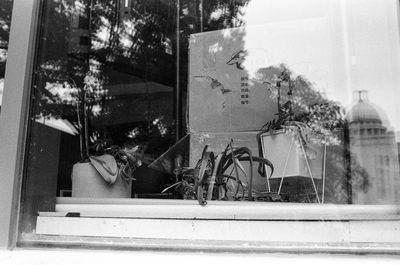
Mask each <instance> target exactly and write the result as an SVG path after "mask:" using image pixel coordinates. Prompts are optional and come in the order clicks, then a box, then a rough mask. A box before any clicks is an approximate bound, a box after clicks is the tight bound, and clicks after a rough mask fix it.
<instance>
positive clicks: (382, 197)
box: [346, 90, 400, 204]
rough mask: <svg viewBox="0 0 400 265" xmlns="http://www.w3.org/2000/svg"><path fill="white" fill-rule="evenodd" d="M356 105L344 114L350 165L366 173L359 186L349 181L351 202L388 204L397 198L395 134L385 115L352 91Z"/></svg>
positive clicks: (362, 92) (362, 94)
mask: <svg viewBox="0 0 400 265" xmlns="http://www.w3.org/2000/svg"><path fill="white" fill-rule="evenodd" d="M355 98H356V104H355V105H354V106H353V107H352V108H351V109H350V111H349V113H348V114H347V115H346V120H347V121H348V124H349V141H350V143H349V146H350V154H351V158H350V159H351V160H352V161H351V162H352V163H351V164H352V165H354V164H357V165H358V166H360V167H361V168H363V169H364V170H365V171H366V173H367V175H368V176H367V181H365V182H364V183H363V184H362V185H359V184H360V183H357V184H356V181H355V180H354V179H352V181H351V184H352V191H351V194H352V203H354V204H387V203H395V202H396V201H397V200H398V198H399V188H400V186H399V177H400V175H399V173H400V171H399V157H398V149H397V144H396V138H395V134H394V131H393V129H392V128H390V124H389V120H388V119H387V117H386V115H385V113H384V112H383V111H382V110H381V109H380V108H379V107H378V106H375V105H374V104H372V103H371V102H370V101H369V100H368V94H367V91H365V90H360V91H356V92H355Z"/></svg>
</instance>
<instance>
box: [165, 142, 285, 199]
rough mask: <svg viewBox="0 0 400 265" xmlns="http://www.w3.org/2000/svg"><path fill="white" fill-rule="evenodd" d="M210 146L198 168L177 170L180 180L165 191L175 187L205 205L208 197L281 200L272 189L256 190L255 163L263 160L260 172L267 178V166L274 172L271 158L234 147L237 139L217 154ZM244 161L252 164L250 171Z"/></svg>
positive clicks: (204, 152) (247, 149) (243, 148)
mask: <svg viewBox="0 0 400 265" xmlns="http://www.w3.org/2000/svg"><path fill="white" fill-rule="evenodd" d="M207 148H208V146H205V147H204V149H203V152H202V156H201V159H200V160H199V161H198V163H197V165H196V166H195V168H179V169H177V171H176V172H177V175H178V176H180V177H179V180H178V182H177V183H175V184H173V185H172V186H170V187H168V188H166V189H165V190H164V191H163V192H166V191H167V190H170V189H172V188H175V190H176V191H178V192H179V193H180V194H181V195H182V197H183V198H184V199H197V200H198V201H199V204H200V205H202V206H204V205H206V204H207V200H245V199H247V200H249V201H252V200H254V199H257V200H268V201H274V200H281V198H278V197H277V196H275V195H271V194H269V193H268V192H264V193H263V192H257V191H255V190H254V189H253V183H252V181H253V163H259V164H260V167H259V173H260V175H261V176H263V177H267V168H269V171H270V173H269V175H272V173H273V171H274V167H273V165H272V163H271V162H270V161H269V160H267V159H264V158H261V157H256V156H253V155H252V153H251V151H250V149H249V148H247V147H240V148H237V147H234V146H233V141H231V143H230V144H229V145H228V146H227V148H226V149H225V151H224V152H222V153H220V154H218V155H217V156H215V154H214V153H213V152H208V151H207ZM244 163H248V170H247V171H246V170H245V168H244V166H243V164H244Z"/></svg>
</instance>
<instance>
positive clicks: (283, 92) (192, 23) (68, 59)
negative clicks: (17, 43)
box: [24, 0, 400, 215]
mask: <svg viewBox="0 0 400 265" xmlns="http://www.w3.org/2000/svg"><path fill="white" fill-rule="evenodd" d="M397 9H398V6H397V1H394V0H386V1H380V2H379V4H376V1H373V0H368V1H365V2H364V3H363V5H362V6H360V5H359V3H358V2H357V1H355V0H354V1H339V0H338V1H334V0H332V1H319V0H309V1H299V0H283V1H272V0H271V1H264V0H252V1H245V0H242V1H227V0H219V1H189V0H187V1H179V5H178V2H177V1H172V0H170V1H164V0H163V1H157V0H153V1H130V0H128V1H100V0H92V1H72V0H71V1H62V2H60V1H45V2H44V13H43V18H42V21H41V24H40V25H41V31H40V32H41V33H40V36H39V37H40V38H39V39H40V41H39V49H38V51H37V52H38V59H37V62H36V66H35V76H34V77H35V78H34V80H35V83H34V87H33V88H34V90H33V97H32V110H31V126H30V136H29V154H28V155H29V156H28V161H27V169H26V174H25V175H26V176H25V189H24V190H25V193H26V194H25V195H24V200H25V201H26V204H25V209H24V211H25V212H26V214H27V215H32V213H34V212H35V211H37V210H38V209H39V210H42V211H43V210H52V208H54V199H55V197H56V196H71V194H70V193H71V189H72V196H74V180H73V181H72V183H71V176H72V178H73V179H75V177H76V175H75V174H76V172H75V171H74V170H75V166H74V165H77V164H79V165H81V164H83V163H89V161H90V163H91V164H92V165H93V167H92V168H91V169H90V170H89V171H91V172H96V170H97V171H98V173H100V175H101V176H100V178H101V177H102V178H103V179H104V180H106V181H107V182H110V183H114V180H113V179H114V177H115V176H117V174H119V171H121V168H122V169H123V170H127V171H125V172H128V173H127V175H128V179H129V178H134V179H135V180H133V181H132V182H129V183H131V184H129V185H131V186H130V189H125V192H127V193H125V195H124V196H125V197H129V198H130V197H153V198H170V199H172V198H175V199H181V198H195V197H196V196H193V194H195V193H196V188H198V186H199V185H200V184H199V183H197V182H196V181H195V180H194V179H195V178H193V174H198V173H196V172H197V171H196V168H195V167H196V164H197V165H198V163H197V162H198V160H199V158H200V157H201V154H202V150H203V148H204V147H205V145H208V147H209V150H210V151H213V152H214V153H215V156H217V155H218V154H219V153H221V152H223V151H224V150H225V148H226V146H227V145H228V144H229V143H231V139H232V140H233V145H234V146H238V147H246V148H248V150H250V151H251V153H252V154H253V155H254V156H260V157H262V158H264V159H268V160H269V161H271V162H272V163H273V164H274V169H275V170H274V173H273V174H272V175H270V173H271V172H270V169H269V168H268V167H267V168H264V170H262V168H263V166H265V165H263V164H262V163H261V167H259V166H258V165H256V163H255V165H253V170H251V166H249V167H247V166H246V167H245V166H243V165H244V164H245V162H246V161H244V159H241V158H242V157H238V159H237V160H238V161H239V162H241V163H243V165H242V164H241V165H236V162H235V163H233V164H235V166H236V167H239V168H240V170H239V171H240V172H239V173H240V174H241V176H240V177H238V176H236V177H235V176H234V175H235V174H236V173H237V174H239V173H238V170H237V168H236V173H235V168H233V169H232V168H231V167H228V166H227V167H225V168H224V167H221V168H222V169H223V171H218V170H220V169H218V168H216V167H215V164H216V163H217V162H216V161H211V160H212V159H210V163H209V164H208V169H207V170H205V171H204V172H205V173H204V174H205V175H206V176H208V177H209V179H208V180H207V179H206V180H205V181H204V182H202V183H201V185H204V187H203V188H204V192H205V190H210V192H211V193H212V194H211V195H210V194H208V195H207V196H204V198H205V197H207V198H208V199H220V200H231V199H236V200H247V199H254V200H256V199H257V200H260V201H279V202H313V203H338V204H383V203H388V204H391V203H395V202H397V201H398V198H399V197H398V196H399V194H398V193H399V185H400V183H399V155H398V135H397V130H398V128H399V124H398V123H400V120H399V119H398V118H396V114H397V113H398V111H399V108H398V107H397V104H396V102H398V100H399V96H400V93H399V92H398V89H397V87H398V85H399V82H400V80H399V76H400V75H399V71H400V60H399V59H400V58H399V57H400V46H399V41H398V40H399V38H398V37H399V36H398V34H399V23H398V20H399V18H398V13H397ZM177 10H179V16H178V17H177ZM177 22H178V23H177ZM353 94H354V95H355V96H353ZM367 95H368V96H367ZM179 139H180V141H178V140H179ZM111 146H112V148H111V149H110V147H111ZM110 150H111V151H110ZM246 150H247V149H246ZM104 154H107V155H112V156H113V157H114V158H115V160H116V163H117V165H115V164H113V163H111V162H110V161H109V158H107V156H106V157H101V156H103V155H104ZM130 155H132V156H133V157H134V160H129V159H127V158H129V157H130ZM99 157H101V158H99ZM124 159H125V160H124ZM227 159H228V158H227ZM240 159H241V160H240ZM257 159H258V158H257ZM228 160H229V159H228ZM233 160H234V161H236V160H235V159H233ZM233 160H232V159H231V160H230V161H233ZM247 161H248V160H247ZM257 161H258V162H259V161H261V159H258V160H257ZM124 162H125V164H124ZM102 165H106V166H102ZM126 166H127V167H126ZM188 167H189V168H192V169H193V168H194V171H193V170H192V171H190V170H188V169H187V168H188ZM73 168H74V169H73ZM93 168H94V169H93ZM99 168H100V169H99ZM260 168H261V169H260ZM197 169H199V168H197ZM214 169H215V172H217V173H218V172H220V173H221V172H223V173H226V174H228V175H229V176H232V177H226V176H225V174H222V173H221V174H220V175H218V174H217V175H218V176H215V183H216V184H215V185H216V186H215V187H216V188H215V189H214V188H212V186H211V184H210V183H212V182H211V178H212V174H211V173H212V172H213V170H214ZM115 170H117V171H118V172H117V171H115ZM185 170H186V171H185ZM89 171H86V173H85V174H84V176H87V175H89V174H91V173H88V172H89ZM100 171H101V172H103V173H101V172H100ZM249 171H253V173H254V174H253V175H252V178H251V181H250V179H249V175H250V174H249V173H250V172H249ZM184 172H186V173H187V174H192V175H191V177H187V176H188V175H187V174H186V177H185V174H184ZM193 172H195V173H193ZM207 174H208V175H207ZM265 174H266V176H263V175H265ZM189 179H191V181H187V180H189ZM239 180H240V181H239ZM44 183H45V184H44ZM79 183H81V182H79ZM44 185H45V187H44ZM213 185H214V184H213ZM80 186H81V187H87V188H88V189H89V191H88V193H85V192H83V195H82V194H81V195H80V197H90V196H89V192H94V191H95V190H96V188H95V186H94V182H88V183H86V184H82V185H80ZM239 186H240V188H238V187H239ZM210 187H211V188H210ZM250 187H252V188H250ZM249 190H252V193H250V192H249ZM197 192H198V191H197ZM205 193H206V192H205ZM253 193H254V194H253ZM85 194H86V195H87V196H85ZM197 195H198V194H197ZM93 196H97V197H109V196H108V195H104V196H101V195H99V194H97V195H93ZM112 196H118V195H115V194H113V195H112ZM33 197H34V198H36V199H35V200H32V199H31V198H33Z"/></svg>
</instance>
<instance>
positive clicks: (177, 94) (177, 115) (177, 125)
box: [175, 0, 181, 141]
mask: <svg viewBox="0 0 400 265" xmlns="http://www.w3.org/2000/svg"><path fill="white" fill-rule="evenodd" d="M179 9H180V0H176V90H175V100H176V107H175V140H176V141H178V140H179V139H180V129H181V128H180V126H181V122H180V120H181V117H180V108H181V107H180V106H181V103H180V102H181V100H180V97H181V95H180V88H179V67H180V64H179V59H180V56H179V54H180V49H179V41H180V39H179V34H180V33H179V31H180V29H179Z"/></svg>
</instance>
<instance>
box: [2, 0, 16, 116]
mask: <svg viewBox="0 0 400 265" xmlns="http://www.w3.org/2000/svg"><path fill="white" fill-rule="evenodd" d="M12 5H13V1H12V0H0V109H1V102H2V100H3V89H4V75H5V72H6V60H7V49H8V38H9V35H10V26H11V12H12Z"/></svg>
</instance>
